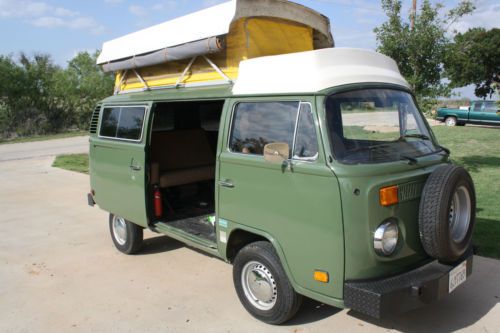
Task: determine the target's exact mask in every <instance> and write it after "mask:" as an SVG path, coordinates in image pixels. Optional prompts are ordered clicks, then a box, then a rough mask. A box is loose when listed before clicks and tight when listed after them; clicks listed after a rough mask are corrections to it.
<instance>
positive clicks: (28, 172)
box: [0, 138, 500, 333]
mask: <svg viewBox="0 0 500 333" xmlns="http://www.w3.org/2000/svg"><path fill="white" fill-rule="evenodd" d="M86 149H87V138H72V139H62V140H54V141H45V142H40V143H23V144H16V145H0V189H1V191H0V212H1V214H0V332H106V333H109V332H120V333H122V332H252V333H253V332H294V333H297V332H393V331H402V332H451V331H462V332H489V333H494V332H500V304H499V301H500V283H499V281H500V261H498V260H493V259H486V258H482V257H475V258H474V273H473V275H472V276H471V277H470V278H469V279H468V280H467V281H466V282H465V283H464V284H463V285H462V286H460V287H458V288H457V290H456V291H454V292H453V293H452V294H451V295H449V296H448V297H447V298H445V299H444V300H442V301H440V302H438V303H433V304H431V305H429V306H426V307H424V308H421V309H418V310H415V311H411V312H409V313H406V314H402V315H397V316H393V317H391V318H387V319H384V320H374V319H370V318H368V317H365V316H361V315H358V314H356V313H354V312H352V311H349V310H340V309H336V308H333V307H330V306H326V305H323V304H320V303H317V302H315V301H311V300H306V302H305V303H304V304H303V306H302V308H301V310H300V311H299V313H298V315H297V317H296V318H295V319H293V320H292V321H291V322H289V323H287V324H286V325H282V326H269V325H266V324H263V323H261V322H259V321H257V320H255V319H253V318H252V317H251V316H250V315H249V314H248V313H247V312H246V311H245V310H244V309H243V307H242V306H241V305H240V303H239V301H238V298H237V296H236V293H235V291H234V288H233V283H232V276H231V269H232V267H231V266H230V265H229V264H226V263H224V262H223V261H221V260H219V259H216V258H213V257H210V256H207V255H205V254H202V253H200V252H198V251H196V250H193V249H191V248H188V247H186V246H184V245H182V244H181V243H179V242H177V241H175V240H172V239H170V238H168V237H165V236H161V235H158V234H153V233H151V232H149V231H148V232H146V233H145V236H146V238H147V239H146V242H145V247H144V250H143V251H142V252H141V253H140V254H138V255H134V256H126V255H124V254H121V253H119V252H118V251H117V250H116V249H115V248H114V245H113V243H112V241H111V238H110V235H109V229H108V222H107V221H108V216H107V214H106V213H105V212H103V211H101V210H100V209H99V208H98V207H94V208H91V207H88V206H87V202H86V196H85V195H86V193H87V192H88V190H89V179H88V176H86V175H83V174H78V173H74V172H69V171H65V170H61V169H57V168H52V167H51V164H52V161H53V159H54V155H55V154H60V153H63V152H64V153H70V152H85V151H86Z"/></svg>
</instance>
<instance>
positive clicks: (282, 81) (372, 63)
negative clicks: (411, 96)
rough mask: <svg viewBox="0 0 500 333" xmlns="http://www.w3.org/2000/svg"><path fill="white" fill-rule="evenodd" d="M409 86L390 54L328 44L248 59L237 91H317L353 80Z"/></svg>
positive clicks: (265, 92)
mask: <svg viewBox="0 0 500 333" xmlns="http://www.w3.org/2000/svg"><path fill="white" fill-rule="evenodd" d="M368 82H376V83H393V84H397V85H400V86H404V87H408V88H409V87H410V86H409V84H408V82H406V80H405V79H404V78H403V77H402V76H401V74H400V72H399V69H398V66H397V64H396V62H395V61H394V60H392V59H391V58H389V57H387V56H385V55H383V54H380V53H377V52H374V51H370V50H363V49H351V48H329V49H322V50H315V51H307V52H298V53H291V54H285V55H277V56H269V57H261V58H255V59H251V60H245V61H242V62H241V63H240V71H239V74H238V80H237V81H236V83H235V85H234V87H233V93H234V94H236V95H240V94H241V95H247V94H279V93H308V92H317V91H320V90H323V89H327V88H330V87H335V86H341V85H345V84H351V83H368Z"/></svg>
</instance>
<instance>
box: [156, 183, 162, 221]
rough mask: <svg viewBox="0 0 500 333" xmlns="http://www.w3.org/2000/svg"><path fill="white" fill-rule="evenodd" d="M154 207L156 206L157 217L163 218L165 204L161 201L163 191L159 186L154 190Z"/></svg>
mask: <svg viewBox="0 0 500 333" xmlns="http://www.w3.org/2000/svg"><path fill="white" fill-rule="evenodd" d="M154 206H155V216H156V217H157V218H160V217H162V216H163V203H162V200H161V191H160V187H159V186H155V188H154Z"/></svg>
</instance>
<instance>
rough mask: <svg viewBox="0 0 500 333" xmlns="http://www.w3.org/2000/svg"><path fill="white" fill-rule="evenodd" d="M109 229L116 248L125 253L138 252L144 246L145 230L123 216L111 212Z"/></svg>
mask: <svg viewBox="0 0 500 333" xmlns="http://www.w3.org/2000/svg"><path fill="white" fill-rule="evenodd" d="M109 231H110V233H111V239H113V243H114V244H115V246H116V248H117V249H118V250H119V251H120V252H123V253H125V254H134V253H137V252H138V251H139V250H140V249H141V246H142V239H143V230H142V228H141V227H140V226H138V225H137V224H135V223H132V222H130V221H127V220H125V219H124V218H123V217H121V216H118V215H114V214H109Z"/></svg>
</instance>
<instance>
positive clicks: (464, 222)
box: [448, 186, 471, 243]
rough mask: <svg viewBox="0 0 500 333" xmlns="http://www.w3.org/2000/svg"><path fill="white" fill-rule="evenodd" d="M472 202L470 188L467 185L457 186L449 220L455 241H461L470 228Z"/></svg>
mask: <svg viewBox="0 0 500 333" xmlns="http://www.w3.org/2000/svg"><path fill="white" fill-rule="evenodd" d="M470 218H471V202H470V194H469V190H468V189H467V188H466V187H465V186H460V187H459V188H457V190H456V191H455V193H454V194H453V198H452V199H451V205H450V211H449V214H448V222H449V225H450V232H451V237H452V239H453V241H455V242H457V243H460V242H461V241H463V240H464V239H465V236H466V235H467V231H468V230H469V224H470Z"/></svg>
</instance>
